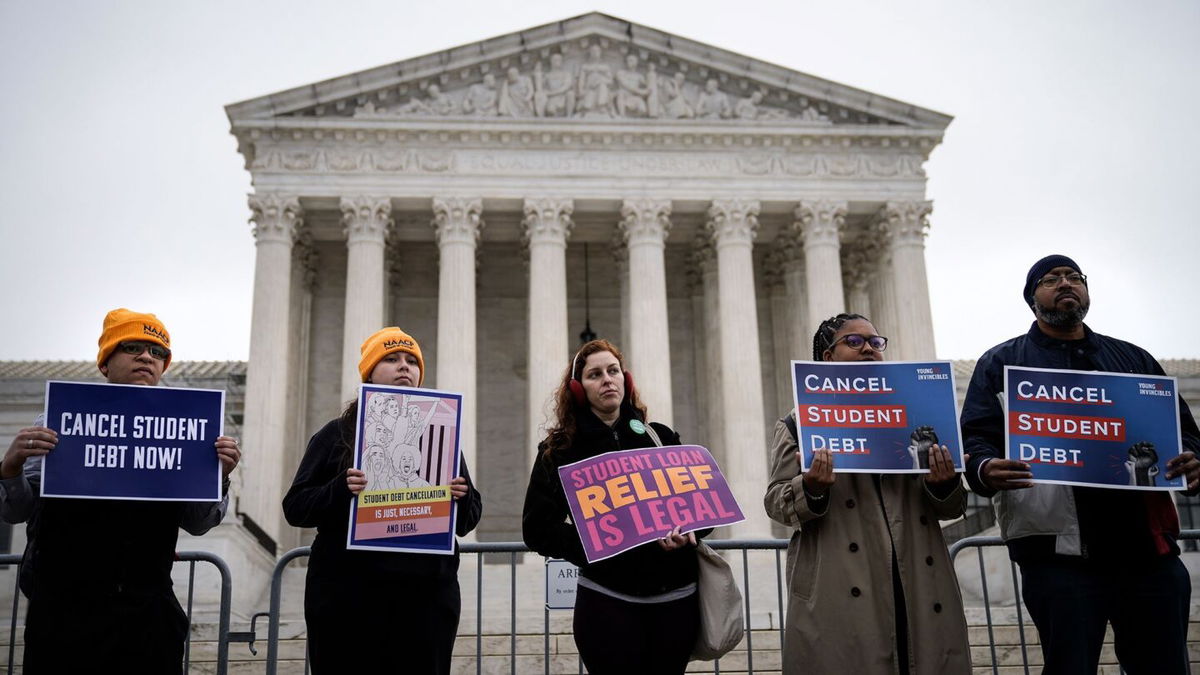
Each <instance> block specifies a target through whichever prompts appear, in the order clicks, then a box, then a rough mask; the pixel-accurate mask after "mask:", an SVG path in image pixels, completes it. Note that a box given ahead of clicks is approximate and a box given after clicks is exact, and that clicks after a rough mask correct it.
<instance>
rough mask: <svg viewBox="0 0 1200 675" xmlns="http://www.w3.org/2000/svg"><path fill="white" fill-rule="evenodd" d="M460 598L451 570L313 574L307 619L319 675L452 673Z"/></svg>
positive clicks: (310, 652)
mask: <svg viewBox="0 0 1200 675" xmlns="http://www.w3.org/2000/svg"><path fill="white" fill-rule="evenodd" d="M310 572H311V568H310ZM460 605H461V598H460V594H459V589H458V579H457V578H453V577H452V578H450V579H448V580H426V579H418V580H404V579H392V580H391V582H390V583H389V584H388V585H387V586H383V587H372V585H370V584H362V583H358V584H356V583H354V580H350V583H348V584H343V585H334V584H319V583H316V584H314V582H313V580H312V578H311V577H310V579H309V583H308V586H307V588H306V590H305V594H304V621H305V623H306V625H307V628H308V659H309V663H310V664H311V666H312V672H313V675H331V674H333V675H336V674H340V673H373V674H374V673H411V674H412V675H442V674H446V673H449V672H450V657H451V654H452V652H453V651H454V637H455V635H456V634H457V633H458V617H459V611H460Z"/></svg>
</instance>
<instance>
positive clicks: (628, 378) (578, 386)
mask: <svg viewBox="0 0 1200 675" xmlns="http://www.w3.org/2000/svg"><path fill="white" fill-rule="evenodd" d="M578 367H579V352H576V353H575V358H574V359H572V360H571V381H570V382H568V383H567V387H568V388H570V390H571V397H572V398H574V399H575V405H577V406H580V407H583V406H584V405H586V404H587V393H586V392H585V391H584V390H583V382H582V381H581V380H580V375H576V374H575V370H576V369H577V368H578ZM623 372H624V373H625V400H626V401H631V400H633V375H631V374H630V373H629V371H628V370H626V371H623Z"/></svg>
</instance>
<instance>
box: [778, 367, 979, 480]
mask: <svg viewBox="0 0 1200 675" xmlns="http://www.w3.org/2000/svg"><path fill="white" fill-rule="evenodd" d="M792 393H793V396H794V403H795V405H796V427H797V432H798V434H799V438H797V439H796V442H797V445H798V446H799V447H800V450H801V453H800V456H801V459H802V461H801V470H802V471H807V470H808V467H809V466H811V465H812V461H813V453H814V452H816V451H817V450H821V449H827V450H829V451H831V452H832V453H833V454H834V457H833V470H834V472H835V473H928V472H929V448H930V447H931V446H933V445H934V444H937V445H944V446H946V447H947V448H949V449H950V458H951V460H952V461H953V462H954V467H955V469H957V470H959V471H962V467H963V459H962V442H961V441H960V440H959V429H958V405H957V403H956V402H955V399H954V369H953V368H952V367H951V365H950V362H949V361H888V362H882V361H793V362H792Z"/></svg>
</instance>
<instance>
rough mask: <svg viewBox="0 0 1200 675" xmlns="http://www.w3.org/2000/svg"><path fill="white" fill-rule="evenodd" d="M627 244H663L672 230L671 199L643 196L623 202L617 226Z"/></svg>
mask: <svg viewBox="0 0 1200 675" xmlns="http://www.w3.org/2000/svg"><path fill="white" fill-rule="evenodd" d="M617 227H618V228H619V229H620V233H621V237H622V238H623V239H624V241H625V244H626V245H632V246H636V245H638V244H657V245H660V246H661V245H662V244H663V242H664V241H666V239H667V234H668V233H669V232H670V231H671V200H670V199H653V198H650V197H643V198H640V199H626V200H625V201H624V202H622V203H621V222H620V224H619V225H618V226H617Z"/></svg>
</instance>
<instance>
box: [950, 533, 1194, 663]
mask: <svg viewBox="0 0 1200 675" xmlns="http://www.w3.org/2000/svg"><path fill="white" fill-rule="evenodd" d="M1196 540H1200V529H1198V530H1183V531H1181V532H1180V533H1179V541H1180V542H1193V541H1196ZM1003 546H1004V540H1003V539H1001V538H1000V537H966V538H964V539H960V540H958V541H956V542H954V543H953V544H951V545H950V561H951V563H952V564H953V563H954V562H955V561H956V560H957V557H958V554H959V553H962V552H963V551H965V550H966V549H968V548H973V549H975V554H976V557H977V559H978V561H979V582H980V587H981V589H982V595H983V609H984V616H985V621H986V624H987V633H988V649H989V653H990V656H991V667H992V673H994V674H997V675H998V673H999V672H1000V667H1001V665H1000V663H999V659H998V658H997V651H996V635H995V629H996V622H995V617H994V616H993V611H992V610H993V602H992V594H991V593H990V592H989V584H988V576H989V575H988V573H987V566H986V565H985V564H984V549H985V548H988V547H1003ZM1181 548H1183V547H1182V546H1181ZM1004 558H1005V559H1006V560H1008V554H1007V551H1005V552H1004ZM1007 568H1008V574H1009V580H1010V581H1011V583H1012V589H1013V598H1014V601H1013V608H1014V611H1015V612H1016V626H1017V636H1018V637H1017V639H1018V643H1019V646H1020V650H1021V667H1022V669H1023V670H1024V672H1025V673H1027V674H1028V673H1029V672H1030V667H1031V666H1033V667H1039V665H1038V664H1032V663H1030V655H1029V635H1028V634H1027V633H1026V630H1025V629H1026V626H1027V625H1031V624H1032V620H1031V621H1030V624H1026V618H1025V617H1026V608H1025V603H1024V601H1022V600H1021V581H1020V574H1019V573H1018V571H1017V565H1016V563H1014V562H1012V561H1011V560H1008V565H1007ZM959 584H960V586H961V584H962V579H961V577H960V579H959ZM975 666H976V667H978V666H979V664H975ZM1120 672H1121V673H1122V674H1123V673H1124V672H1125V669H1124V668H1121V669H1120Z"/></svg>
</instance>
